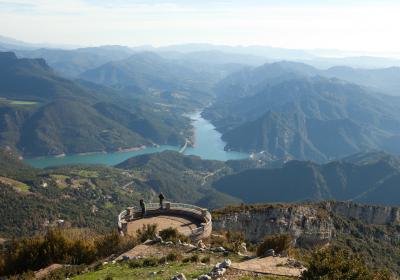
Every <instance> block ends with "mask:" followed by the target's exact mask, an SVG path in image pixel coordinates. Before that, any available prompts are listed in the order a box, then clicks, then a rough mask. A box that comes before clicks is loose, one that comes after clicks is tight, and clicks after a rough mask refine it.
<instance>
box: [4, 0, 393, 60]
mask: <svg viewBox="0 0 400 280" xmlns="http://www.w3.org/2000/svg"><path fill="white" fill-rule="evenodd" d="M399 28H400V1H399V0H393V1H392V0H378V1H372V0H363V1H358V0H354V1H352V0H347V1H345V0H280V1H279V0H277V1H273V0H265V1H262V0H242V1H239V0H201V1H191V0H167V1H160V0H147V1H145V0H124V1H122V0H113V1H112V0H111V1H109V0H0V35H3V36H7V37H12V38H16V39H18V40H23V41H28V42H34V43H56V44H69V45H79V46H95V45H114V44H118V45H126V46H138V45H153V46H163V45H171V44H181V43H213V44H224V45H244V46H246V45H266V46H273V47H284V48H292V49H340V50H349V51H364V52H369V53H400V36H399Z"/></svg>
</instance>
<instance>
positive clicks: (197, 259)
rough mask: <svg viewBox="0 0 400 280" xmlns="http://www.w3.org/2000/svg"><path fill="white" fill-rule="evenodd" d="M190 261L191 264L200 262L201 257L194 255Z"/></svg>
mask: <svg viewBox="0 0 400 280" xmlns="http://www.w3.org/2000/svg"><path fill="white" fill-rule="evenodd" d="M190 261H191V262H196V263H197V262H199V255H192V256H191V257H190Z"/></svg>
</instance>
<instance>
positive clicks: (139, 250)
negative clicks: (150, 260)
mask: <svg viewBox="0 0 400 280" xmlns="http://www.w3.org/2000/svg"><path fill="white" fill-rule="evenodd" d="M158 254H160V255H161V252H160V251H159V250H158V249H157V248H156V247H154V246H148V245H143V244H141V245H137V246H136V247H135V248H133V249H131V250H129V251H127V252H125V253H123V254H121V255H120V256H119V257H117V258H116V259H115V260H117V261H118V260H122V257H123V256H128V257H129V258H130V259H131V258H133V257H139V256H140V257H148V256H156V255H158Z"/></svg>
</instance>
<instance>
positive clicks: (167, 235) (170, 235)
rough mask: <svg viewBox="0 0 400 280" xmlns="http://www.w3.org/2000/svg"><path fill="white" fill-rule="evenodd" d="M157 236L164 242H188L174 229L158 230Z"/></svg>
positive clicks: (187, 239) (187, 238)
mask: <svg viewBox="0 0 400 280" xmlns="http://www.w3.org/2000/svg"><path fill="white" fill-rule="evenodd" d="M158 234H159V235H160V236H161V238H162V239H163V240H164V241H172V242H178V240H180V241H181V242H189V241H190V239H189V237H187V236H185V235H183V234H181V233H179V231H178V230H177V229H176V228H172V227H169V228H166V229H163V230H160V232H159V233H158Z"/></svg>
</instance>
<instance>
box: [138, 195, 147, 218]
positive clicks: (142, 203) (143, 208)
mask: <svg viewBox="0 0 400 280" xmlns="http://www.w3.org/2000/svg"><path fill="white" fill-rule="evenodd" d="M139 204H140V208H141V209H142V218H144V216H145V215H146V204H145V203H144V200H143V199H141V200H140V201H139Z"/></svg>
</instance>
